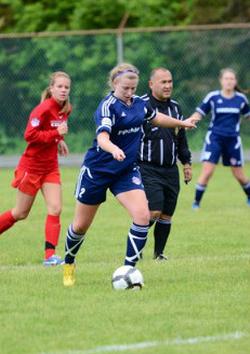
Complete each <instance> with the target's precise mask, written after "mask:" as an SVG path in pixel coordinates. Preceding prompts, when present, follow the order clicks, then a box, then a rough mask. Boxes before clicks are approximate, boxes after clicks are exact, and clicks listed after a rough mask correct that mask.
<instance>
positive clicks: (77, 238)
mask: <svg viewBox="0 0 250 354" xmlns="http://www.w3.org/2000/svg"><path fill="white" fill-rule="evenodd" d="M84 238H85V237H84V234H77V233H75V232H74V230H73V227H72V225H70V226H69V228H68V231H67V237H66V242H65V263H68V264H72V263H74V261H75V256H76V254H77V252H78V251H79V249H80V247H81V245H82V243H83V241H84Z"/></svg>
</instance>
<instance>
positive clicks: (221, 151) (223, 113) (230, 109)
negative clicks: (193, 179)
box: [191, 68, 250, 209]
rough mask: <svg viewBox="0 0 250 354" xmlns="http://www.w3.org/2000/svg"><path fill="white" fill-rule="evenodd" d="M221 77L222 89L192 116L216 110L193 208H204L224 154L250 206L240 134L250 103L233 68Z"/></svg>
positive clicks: (205, 144) (206, 143)
mask: <svg viewBox="0 0 250 354" xmlns="http://www.w3.org/2000/svg"><path fill="white" fill-rule="evenodd" d="M219 79H220V85H221V90H220V91H219V90H217V91H212V92H210V93H209V94H208V95H207V96H206V97H205V98H204V100H203V101H202V103H201V105H200V106H199V107H197V109H196V112H195V113H194V114H193V115H192V116H191V117H197V118H201V117H202V116H205V115H206V114H208V113H209V112H210V111H211V114H212V119H211V122H210V125H209V129H208V132H207V134H206V138H205V143H204V147H203V151H202V154H201V161H202V162H203V166H202V171H201V174H200V177H199V178H198V183H197V185H196V191H195V198H194V202H193V205H192V207H193V209H199V208H200V202H201V199H202V197H203V194H204V192H205V190H206V188H207V185H208V182H209V180H210V178H211V177H212V175H213V172H214V170H215V167H216V164H217V163H218V161H219V158H220V156H222V163H223V165H224V166H230V167H231V170H232V173H233V176H234V177H235V178H236V179H237V181H238V182H239V183H240V185H241V187H242V189H243V191H244V192H245V194H246V195H247V204H248V205H249V206H250V180H249V178H248V177H246V176H245V174H244V170H243V167H242V166H243V163H244V161H243V151H242V143H241V138H240V116H241V115H243V116H244V117H249V116H250V109H249V103H248V100H247V98H246V96H245V95H244V94H243V93H241V92H240V91H241V90H240V89H239V88H238V86H237V78H236V73H235V71H234V70H233V69H231V68H225V69H222V70H221V72H220V77H219Z"/></svg>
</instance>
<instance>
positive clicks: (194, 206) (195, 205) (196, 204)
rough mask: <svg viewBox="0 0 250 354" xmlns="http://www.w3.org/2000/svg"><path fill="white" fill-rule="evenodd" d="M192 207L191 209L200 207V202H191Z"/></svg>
mask: <svg viewBox="0 0 250 354" xmlns="http://www.w3.org/2000/svg"><path fill="white" fill-rule="evenodd" d="M192 209H193V210H198V209H200V204H199V203H197V202H193V204H192Z"/></svg>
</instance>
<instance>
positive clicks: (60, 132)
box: [57, 122, 68, 135]
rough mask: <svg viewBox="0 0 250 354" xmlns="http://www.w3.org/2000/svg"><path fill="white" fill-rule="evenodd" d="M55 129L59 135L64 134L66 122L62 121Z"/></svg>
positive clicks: (66, 126) (66, 128)
mask: <svg viewBox="0 0 250 354" xmlns="http://www.w3.org/2000/svg"><path fill="white" fill-rule="evenodd" d="M57 131H58V133H59V134H60V135H65V134H67V133H68V124H67V122H63V123H62V124H60V125H59V126H58V127H57Z"/></svg>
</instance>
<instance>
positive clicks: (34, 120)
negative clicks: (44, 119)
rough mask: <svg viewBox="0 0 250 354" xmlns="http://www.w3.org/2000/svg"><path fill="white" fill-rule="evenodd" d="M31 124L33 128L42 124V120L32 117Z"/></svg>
mask: <svg viewBox="0 0 250 354" xmlns="http://www.w3.org/2000/svg"><path fill="white" fill-rule="evenodd" d="M30 124H31V126H32V127H33V128H35V127H38V126H39V124H40V120H39V119H38V118H32V119H31V122H30Z"/></svg>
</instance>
